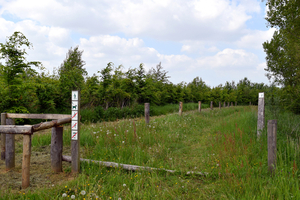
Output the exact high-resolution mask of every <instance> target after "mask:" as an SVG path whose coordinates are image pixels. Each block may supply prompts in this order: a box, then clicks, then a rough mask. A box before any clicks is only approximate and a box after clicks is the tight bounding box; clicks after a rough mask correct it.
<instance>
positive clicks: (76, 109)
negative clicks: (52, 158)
mask: <svg viewBox="0 0 300 200" xmlns="http://www.w3.org/2000/svg"><path fill="white" fill-rule="evenodd" d="M71 110H72V123H71V157H72V163H71V165H72V167H71V168H72V173H78V172H79V170H80V155H79V146H80V134H79V133H80V91H78V90H76V91H72V107H71Z"/></svg>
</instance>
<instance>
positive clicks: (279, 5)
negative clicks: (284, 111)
mask: <svg viewBox="0 0 300 200" xmlns="http://www.w3.org/2000/svg"><path fill="white" fill-rule="evenodd" d="M266 4H267V7H268V12H267V17H266V20H267V22H268V26H270V27H274V28H276V29H277V30H276V31H275V32H274V35H273V38H272V39H271V40H270V41H266V42H264V43H263V48H264V51H265V52H266V54H267V56H266V60H267V68H266V69H265V70H266V71H267V72H268V74H267V77H268V78H269V79H270V80H272V81H274V83H276V84H279V85H282V86H283V90H284V92H285V93H286V94H288V95H287V96H284V97H283V98H284V100H283V101H282V102H285V104H284V106H285V108H289V109H290V110H293V111H294V112H296V113H299V112H300V104H299V98H298V96H299V91H300V90H299V89H300V88H299V85H300V81H299V80H300V70H299V69H300V66H299V63H300V56H299V55H300V18H299V14H300V4H299V1H298V0H290V1H287V0H268V1H267V3H266Z"/></svg>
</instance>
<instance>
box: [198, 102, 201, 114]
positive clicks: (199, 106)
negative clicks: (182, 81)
mask: <svg viewBox="0 0 300 200" xmlns="http://www.w3.org/2000/svg"><path fill="white" fill-rule="evenodd" d="M198 111H199V112H201V101H198Z"/></svg>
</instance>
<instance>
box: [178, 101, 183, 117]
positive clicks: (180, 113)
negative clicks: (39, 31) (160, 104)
mask: <svg viewBox="0 0 300 200" xmlns="http://www.w3.org/2000/svg"><path fill="white" fill-rule="evenodd" d="M182 106H183V103H182V102H179V116H181V115H182Z"/></svg>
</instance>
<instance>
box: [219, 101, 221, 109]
mask: <svg viewBox="0 0 300 200" xmlns="http://www.w3.org/2000/svg"><path fill="white" fill-rule="evenodd" d="M219 109H221V101H219Z"/></svg>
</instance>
